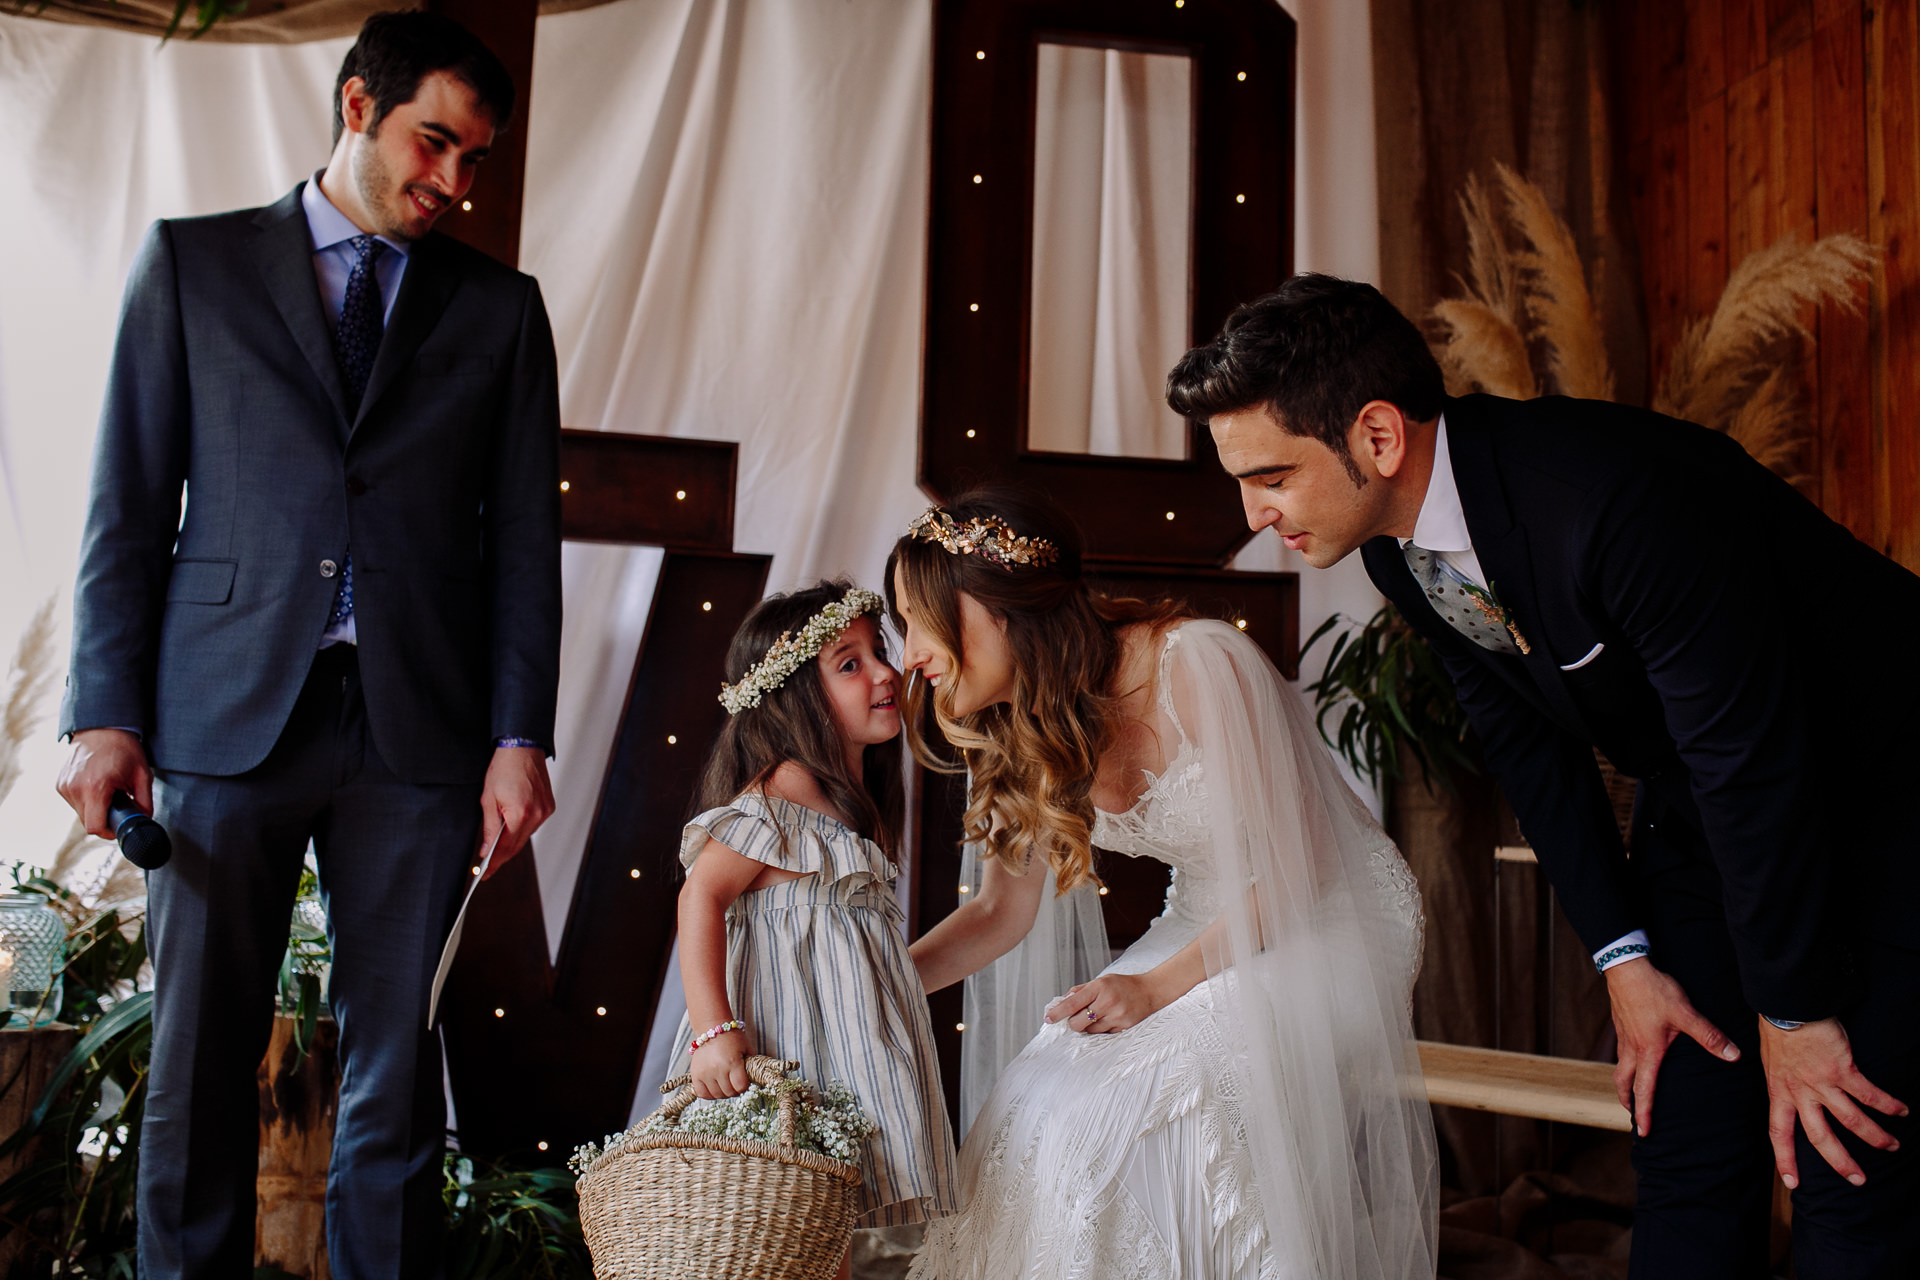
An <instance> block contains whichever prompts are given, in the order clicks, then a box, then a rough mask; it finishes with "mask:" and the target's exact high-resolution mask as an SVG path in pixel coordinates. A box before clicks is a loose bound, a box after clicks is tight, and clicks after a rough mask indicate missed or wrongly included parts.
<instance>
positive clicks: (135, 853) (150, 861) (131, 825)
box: [107, 791, 173, 871]
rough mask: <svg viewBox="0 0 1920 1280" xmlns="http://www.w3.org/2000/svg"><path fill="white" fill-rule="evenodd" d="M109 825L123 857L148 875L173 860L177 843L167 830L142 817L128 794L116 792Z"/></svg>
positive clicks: (108, 802)
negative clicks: (174, 844)
mask: <svg viewBox="0 0 1920 1280" xmlns="http://www.w3.org/2000/svg"><path fill="white" fill-rule="evenodd" d="M107 825H108V826H110V827H112V828H113V838H114V839H116V840H118V841H119V842H120V853H121V855H122V856H123V857H125V858H126V860H127V861H128V862H131V863H132V864H133V865H134V866H136V867H139V868H141V869H142V870H144V871H154V870H158V869H159V868H161V867H164V866H166V865H167V859H168V858H171V857H172V856H173V840H172V838H171V837H169V836H168V835H167V829H166V828H165V827H163V826H161V825H160V824H159V823H157V822H155V821H154V820H153V819H152V818H150V817H148V816H147V815H146V814H144V813H142V812H141V811H140V808H139V806H138V805H136V804H134V802H133V797H132V796H130V795H128V794H127V793H126V792H124V791H116V792H114V793H113V799H111V800H109V801H107Z"/></svg>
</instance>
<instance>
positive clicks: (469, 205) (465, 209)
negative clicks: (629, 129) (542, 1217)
mask: <svg viewBox="0 0 1920 1280" xmlns="http://www.w3.org/2000/svg"><path fill="white" fill-rule="evenodd" d="M460 211H461V212H462V213H472V212H473V201H471V200H462V201H461V202H460ZM540 1145H541V1146H543V1147H544V1146H545V1145H546V1144H545V1143H544V1142H543V1143H541V1144H540Z"/></svg>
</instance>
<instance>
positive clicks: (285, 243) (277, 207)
mask: <svg viewBox="0 0 1920 1280" xmlns="http://www.w3.org/2000/svg"><path fill="white" fill-rule="evenodd" d="M305 185H306V184H305V183H301V184H300V186H297V187H295V188H294V189H293V190H292V191H290V192H289V193H287V194H286V195H285V196H282V197H281V198H280V199H279V200H278V201H277V202H275V203H274V204H271V205H269V206H267V207H266V208H265V209H262V210H261V211H260V213H259V215H258V216H257V217H255V218H254V220H253V225H254V226H256V227H258V228H259V229H260V234H259V235H258V236H256V237H255V238H254V240H253V242H252V245H251V247H252V250H253V255H254V262H255V264H256V265H257V266H258V267H259V269H260V275H261V278H262V279H263V280H265V282H266V286H267V294H268V296H269V297H271V298H272V299H273V305H274V306H275V307H276V308H277V309H278V310H279V312H280V318H281V319H282V320H284V321H285V322H286V325H287V329H288V331H289V332H290V333H292V335H293V341H294V345H296V346H298V347H299V348H300V354H302V355H304V356H305V357H306V358H307V363H308V364H310V365H312V366H313V373H314V376H315V377H317V378H318V379H320V385H321V386H322V387H325V388H326V392H327V398H328V399H329V400H331V401H332V402H333V411H334V413H335V414H337V415H338V416H339V419H340V424H341V426H342V427H343V428H344V427H345V426H346V423H347V393H346V388H345V386H344V385H343V384H342V383H341V381H340V363H339V361H338V360H337V359H336V358H335V356H334V353H333V340H332V338H331V337H330V336H329V335H328V333H327V317H326V313H325V312H323V311H322V310H321V309H320V286H319V284H318V283H316V282H315V280H314V277H313V236H312V234H311V233H310V232H309V231H308V230H307V219H306V214H305V212H304V211H303V210H302V209H301V207H300V192H301V190H302V188H304V187H305Z"/></svg>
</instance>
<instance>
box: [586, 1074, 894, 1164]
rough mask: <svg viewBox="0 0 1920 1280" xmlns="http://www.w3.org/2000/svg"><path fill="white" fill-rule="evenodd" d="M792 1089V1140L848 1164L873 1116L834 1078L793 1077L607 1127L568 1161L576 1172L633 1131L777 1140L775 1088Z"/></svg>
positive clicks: (855, 1161) (855, 1159) (777, 1090)
mask: <svg viewBox="0 0 1920 1280" xmlns="http://www.w3.org/2000/svg"><path fill="white" fill-rule="evenodd" d="M785 1091H792V1092H797V1093H798V1095H799V1096H798V1097H796V1098H795V1099H794V1108H793V1110H794V1120H795V1124H794V1134H793V1145H794V1146H795V1147H796V1148H798V1149H799V1150H801V1151H812V1152H815V1153H817V1154H819V1155H823V1156H831V1157H832V1158H833V1159H835V1160H844V1161H846V1162H847V1163H849V1164H858V1163H860V1151H861V1146H862V1144H863V1143H865V1142H866V1140H867V1139H868V1138H869V1137H871V1136H872V1135H873V1133H874V1131H875V1129H876V1128H877V1127H878V1126H876V1125H875V1124H874V1122H873V1118H872V1117H871V1116H869V1115H867V1113H866V1112H864V1111H862V1110H861V1109H860V1102H859V1099H857V1098H855V1097H854V1096H853V1090H851V1089H849V1088H848V1087H847V1086H846V1084H845V1083H844V1082H842V1081H839V1080H834V1081H832V1082H830V1083H829V1084H828V1085H827V1087H826V1088H825V1089H822V1090H818V1091H815V1090H811V1089H809V1088H808V1087H807V1086H806V1085H804V1084H802V1083H800V1082H799V1081H797V1080H789V1081H787V1082H786V1083H785V1084H784V1085H775V1086H774V1087H773V1088H771V1089H769V1088H767V1087H766V1086H765V1085H760V1084H751V1085H748V1086H747V1091H746V1092H745V1093H743V1094H740V1095H739V1096H738V1097H733V1098H720V1099H713V1100H709V1099H704V1098H700V1099H695V1100H694V1101H693V1102H692V1103H690V1104H688V1106H687V1109H686V1110H685V1111H682V1112H681V1113H680V1117H679V1119H678V1120H677V1121H675V1120H669V1119H667V1118H665V1117H662V1116H658V1115H655V1116H649V1117H648V1118H647V1119H646V1120H643V1121H641V1122H640V1123H639V1124H637V1125H635V1126H634V1127H633V1128H631V1129H629V1130H627V1131H626V1132H625V1133H610V1134H608V1135H607V1136H606V1137H605V1138H604V1139H603V1140H601V1141H600V1142H597V1143H594V1142H589V1143H587V1144H586V1145H584V1146H581V1147H577V1148H575V1149H574V1153H573V1158H572V1159H570V1160H568V1161H567V1167H568V1168H570V1169H572V1170H573V1171H574V1173H575V1174H576V1175H581V1174H585V1173H586V1171H587V1170H588V1168H589V1167H591V1166H592V1164H593V1162H594V1161H596V1160H598V1159H599V1158H600V1157H601V1156H602V1155H604V1154H605V1153H606V1152H607V1151H609V1150H610V1149H612V1148H613V1147H615V1146H617V1145H619V1143H620V1142H622V1141H623V1140H625V1139H626V1138H628V1137H631V1136H633V1135H635V1134H645V1133H700V1134H707V1135H709V1136H711V1137H716V1138H740V1139H745V1140H747V1141H751V1142H766V1143H778V1142H779V1140H780V1094H781V1093H782V1092H785Z"/></svg>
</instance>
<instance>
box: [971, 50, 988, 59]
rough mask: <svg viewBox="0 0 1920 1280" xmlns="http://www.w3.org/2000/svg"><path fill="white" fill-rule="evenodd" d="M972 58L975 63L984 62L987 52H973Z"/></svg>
mask: <svg viewBox="0 0 1920 1280" xmlns="http://www.w3.org/2000/svg"><path fill="white" fill-rule="evenodd" d="M973 56H974V60H975V61H977V62H985V61H986V60H987V51H986V50H985V49H978V50H975V51H974V55H973Z"/></svg>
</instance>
